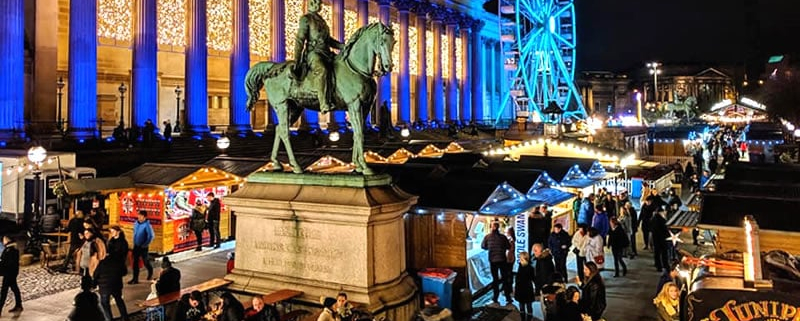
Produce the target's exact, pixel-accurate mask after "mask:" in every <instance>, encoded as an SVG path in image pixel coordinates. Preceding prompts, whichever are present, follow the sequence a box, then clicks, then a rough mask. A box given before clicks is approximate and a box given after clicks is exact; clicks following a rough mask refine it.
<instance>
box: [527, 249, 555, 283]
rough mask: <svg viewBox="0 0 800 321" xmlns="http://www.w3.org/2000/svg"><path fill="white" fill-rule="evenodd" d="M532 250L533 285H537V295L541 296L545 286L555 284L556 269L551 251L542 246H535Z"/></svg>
mask: <svg viewBox="0 0 800 321" xmlns="http://www.w3.org/2000/svg"><path fill="white" fill-rule="evenodd" d="M531 250H532V252H533V260H532V261H533V262H532V264H533V271H534V273H533V284H535V285H536V295H539V294H540V293H541V292H542V289H543V288H544V286H545V285H548V284H550V283H552V282H553V273H555V272H556V267H555V265H554V264H553V255H552V254H550V250H549V249H545V248H544V247H543V246H542V245H541V244H534V245H533V247H532V248H531Z"/></svg>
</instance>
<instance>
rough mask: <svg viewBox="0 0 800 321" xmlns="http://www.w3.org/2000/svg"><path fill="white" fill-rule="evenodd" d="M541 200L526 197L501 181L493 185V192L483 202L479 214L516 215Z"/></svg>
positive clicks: (536, 204)
mask: <svg viewBox="0 0 800 321" xmlns="http://www.w3.org/2000/svg"><path fill="white" fill-rule="evenodd" d="M541 203H542V202H540V201H534V200H531V199H528V198H527V197H526V196H525V194H522V192H520V191H518V190H517V189H515V188H513V187H511V185H510V184H508V183H507V182H503V183H501V184H500V185H497V187H495V190H494V192H492V194H491V195H489V198H487V199H486V201H484V202H483V205H481V208H480V210H479V211H478V212H479V213H480V214H484V215H509V216H511V215H517V214H518V213H519V212H522V211H526V210H528V209H531V208H533V207H534V206H538V205H539V204H541Z"/></svg>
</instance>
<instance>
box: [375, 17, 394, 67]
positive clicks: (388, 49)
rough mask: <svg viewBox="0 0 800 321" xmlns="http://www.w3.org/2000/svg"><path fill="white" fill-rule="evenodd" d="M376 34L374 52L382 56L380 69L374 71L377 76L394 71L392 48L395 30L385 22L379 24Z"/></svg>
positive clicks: (379, 56)
mask: <svg viewBox="0 0 800 321" xmlns="http://www.w3.org/2000/svg"><path fill="white" fill-rule="evenodd" d="M378 25H379V26H378V28H376V29H374V30H376V31H377V32H376V35H375V37H374V39H373V40H374V44H373V46H374V48H375V49H374V52H375V53H376V54H377V55H378V58H380V61H381V62H380V64H379V65H378V70H376V71H374V72H373V73H374V75H375V76H378V77H380V76H383V75H386V74H388V73H390V72H392V68H393V67H394V66H393V65H392V48H393V47H394V30H392V28H391V27H388V26H386V25H385V24H383V23H379V24H378Z"/></svg>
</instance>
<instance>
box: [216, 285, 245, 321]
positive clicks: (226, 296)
mask: <svg viewBox="0 0 800 321" xmlns="http://www.w3.org/2000/svg"><path fill="white" fill-rule="evenodd" d="M220 298H221V299H222V311H221V312H220V314H219V316H217V321H242V319H244V305H242V302H239V300H237V299H236V298H235V297H233V294H231V293H230V292H228V291H225V292H224V293H222V295H221V296H220Z"/></svg>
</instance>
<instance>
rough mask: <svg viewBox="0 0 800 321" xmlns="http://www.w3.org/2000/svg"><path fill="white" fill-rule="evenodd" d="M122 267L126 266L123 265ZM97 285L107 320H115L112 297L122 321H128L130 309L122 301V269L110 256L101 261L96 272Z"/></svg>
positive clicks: (94, 276) (95, 280)
mask: <svg viewBox="0 0 800 321" xmlns="http://www.w3.org/2000/svg"><path fill="white" fill-rule="evenodd" d="M122 266H125V265H124V264H122ZM92 277H93V278H94V282H95V284H97V287H98V292H99V294H100V306H101V307H103V314H104V315H105V316H106V320H111V319H113V318H112V317H113V313H112V312H111V301H110V299H111V297H114V301H115V302H116V303H117V309H119V314H120V316H121V317H122V320H126V321H127V320H128V309H127V308H126V306H125V301H124V300H123V299H122V277H123V274H122V269H121V268H120V264H119V262H115V261H114V260H113V259H111V257H110V256H107V257H106V258H105V259H103V260H101V261H100V263H99V264H98V265H97V269H95V270H94V275H93V276H92Z"/></svg>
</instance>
